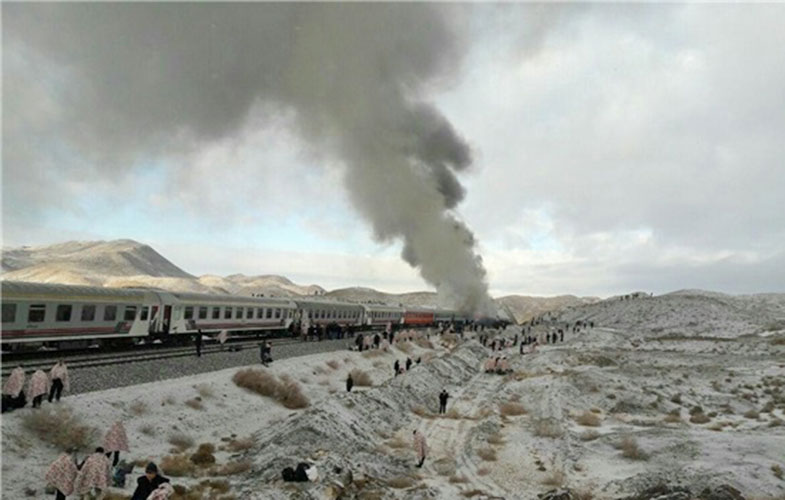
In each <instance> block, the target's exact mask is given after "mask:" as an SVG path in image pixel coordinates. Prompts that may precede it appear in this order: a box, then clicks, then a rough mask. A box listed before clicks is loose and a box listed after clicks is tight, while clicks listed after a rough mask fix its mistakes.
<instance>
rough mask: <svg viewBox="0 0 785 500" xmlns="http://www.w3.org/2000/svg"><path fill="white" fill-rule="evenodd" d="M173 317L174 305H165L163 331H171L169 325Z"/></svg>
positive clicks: (166, 332)
mask: <svg viewBox="0 0 785 500" xmlns="http://www.w3.org/2000/svg"><path fill="white" fill-rule="evenodd" d="M171 319H172V306H164V321H163V333H165V334H168V333H169V325H170V323H171Z"/></svg>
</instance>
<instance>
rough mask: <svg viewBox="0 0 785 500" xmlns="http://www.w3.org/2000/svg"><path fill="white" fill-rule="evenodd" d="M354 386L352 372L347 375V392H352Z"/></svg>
mask: <svg viewBox="0 0 785 500" xmlns="http://www.w3.org/2000/svg"><path fill="white" fill-rule="evenodd" d="M352 387H354V379H353V378H352V374H351V373H350V374H349V375H348V376H347V377H346V392H352Z"/></svg>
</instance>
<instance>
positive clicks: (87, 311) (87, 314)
mask: <svg viewBox="0 0 785 500" xmlns="http://www.w3.org/2000/svg"><path fill="white" fill-rule="evenodd" d="M94 320H95V306H91V305H86V304H85V305H83V306H82V321H94Z"/></svg>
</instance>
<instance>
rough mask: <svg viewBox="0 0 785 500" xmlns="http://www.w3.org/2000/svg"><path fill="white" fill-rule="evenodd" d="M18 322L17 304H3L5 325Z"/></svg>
mask: <svg viewBox="0 0 785 500" xmlns="http://www.w3.org/2000/svg"><path fill="white" fill-rule="evenodd" d="M15 321H16V304H3V323H14V322H15Z"/></svg>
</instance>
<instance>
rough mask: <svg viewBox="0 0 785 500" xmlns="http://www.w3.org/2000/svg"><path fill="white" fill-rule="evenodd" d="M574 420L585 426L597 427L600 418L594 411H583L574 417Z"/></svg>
mask: <svg viewBox="0 0 785 500" xmlns="http://www.w3.org/2000/svg"><path fill="white" fill-rule="evenodd" d="M575 421H576V422H578V424H579V425H583V426H586V427H599V426H600V422H601V421H602V419H601V418H600V416H599V415H597V414H596V413H592V412H590V411H584V412H583V413H582V414H580V415H578V416H577V417H576V418H575Z"/></svg>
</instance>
